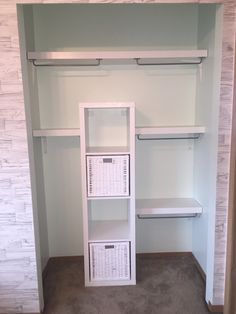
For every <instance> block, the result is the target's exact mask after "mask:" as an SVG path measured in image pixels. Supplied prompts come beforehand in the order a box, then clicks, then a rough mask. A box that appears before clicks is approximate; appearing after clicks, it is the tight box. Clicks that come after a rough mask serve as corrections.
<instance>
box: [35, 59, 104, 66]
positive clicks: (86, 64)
mask: <svg viewBox="0 0 236 314" xmlns="http://www.w3.org/2000/svg"><path fill="white" fill-rule="evenodd" d="M94 60H95V61H96V63H84V64H83V63H72V62H71V63H67V62H65V63H63V62H62V63H59V62H57V63H52V62H51V63H48V62H46V63H43V61H41V62H37V59H32V60H30V61H32V63H33V65H34V66H36V67H38V66H40V67H51V66H55V67H58V66H63V67H64V66H80V67H82V66H87V67H97V66H99V65H100V64H101V60H102V59H94ZM60 61H62V60H60ZM64 61H68V60H64ZM75 61H76V60H75Z"/></svg>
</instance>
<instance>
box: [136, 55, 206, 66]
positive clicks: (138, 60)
mask: <svg viewBox="0 0 236 314" xmlns="http://www.w3.org/2000/svg"><path fill="white" fill-rule="evenodd" d="M141 59H142V58H134V60H135V61H136V63H137V65H141V66H145V65H194V64H201V63H202V61H203V57H199V61H196V62H193V61H189V62H188V61H187V62H148V63H141V62H140V60H141Z"/></svg>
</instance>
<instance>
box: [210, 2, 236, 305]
mask: <svg viewBox="0 0 236 314" xmlns="http://www.w3.org/2000/svg"><path fill="white" fill-rule="evenodd" d="M235 19H236V1H235V0H230V1H225V12H224V29H223V60H222V74H221V95H220V113H219V114H220V117H219V137H218V173H217V187H216V188H217V196H216V229H215V268H214V292H213V304H216V305H217V304H223V303H224V287H225V268H226V247H227V219H228V202H229V195H228V193H229V164H230V151H231V147H230V144H231V129H232V110H233V109H232V106H233V86H234V84H233V80H234V73H233V68H234V67H233V64H234V49H235V48H234V47H235V43H234V40H235V30H236V22H235Z"/></svg>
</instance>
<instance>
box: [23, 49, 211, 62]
mask: <svg viewBox="0 0 236 314" xmlns="http://www.w3.org/2000/svg"><path fill="white" fill-rule="evenodd" d="M206 57H207V50H199V49H195V50H110V51H109V50H98V51H28V52H27V59H28V60H29V61H32V62H33V64H34V65H35V66H54V65H55V66H58V65H62V66H64V65H71V66H73V65H74V66H76V65H78V66H84V65H85V66H86V65H90V64H91V66H98V65H100V63H101V61H102V60H133V62H135V63H136V64H137V65H140V66H144V65H180V64H183V65H185V64H186V65H188V64H200V63H201V62H202V61H203V59H204V58H206ZM85 60H86V62H88V63H87V64H86V63H85ZM145 60H146V62H145ZM161 60H162V62H161ZM94 61H96V63H94Z"/></svg>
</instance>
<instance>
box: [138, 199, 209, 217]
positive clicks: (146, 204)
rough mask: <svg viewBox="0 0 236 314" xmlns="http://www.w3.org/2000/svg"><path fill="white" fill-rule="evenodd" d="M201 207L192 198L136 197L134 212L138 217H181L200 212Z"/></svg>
mask: <svg viewBox="0 0 236 314" xmlns="http://www.w3.org/2000/svg"><path fill="white" fill-rule="evenodd" d="M202 211H203V208H202V206H201V204H199V202H198V201H196V200H195V199H193V198H159V199H137V200H136V214H137V216H138V217H139V218H143V219H145V218H171V217H173V218H174V217H175V218H178V217H179V218H181V217H195V216H199V215H201V214H202Z"/></svg>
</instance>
